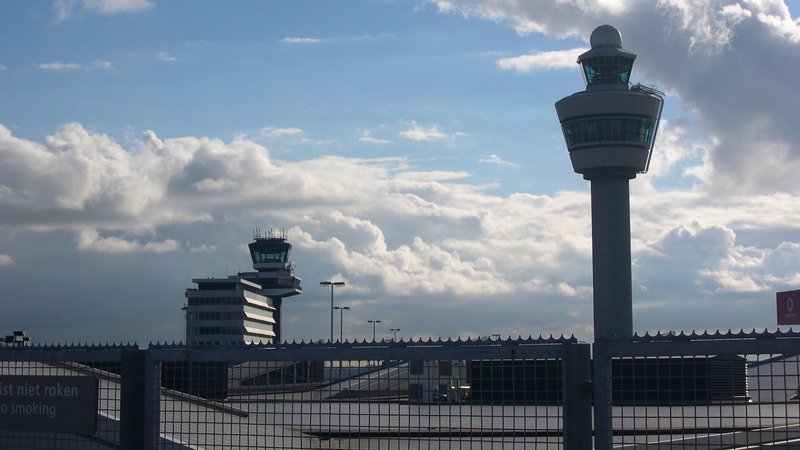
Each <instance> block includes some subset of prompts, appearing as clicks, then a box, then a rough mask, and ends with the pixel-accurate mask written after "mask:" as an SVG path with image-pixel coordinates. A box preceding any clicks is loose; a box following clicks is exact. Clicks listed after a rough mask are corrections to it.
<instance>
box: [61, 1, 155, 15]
mask: <svg viewBox="0 0 800 450" xmlns="http://www.w3.org/2000/svg"><path fill="white" fill-rule="evenodd" d="M152 7H153V2H152V1H150V0H56V1H55V2H54V3H53V9H54V10H55V12H56V18H57V19H58V20H66V19H68V18H69V17H70V16H72V15H73V14H75V13H77V12H86V13H91V14H100V15H104V16H111V15H115V14H123V13H136V12H141V11H145V10H148V9H150V8H152Z"/></svg>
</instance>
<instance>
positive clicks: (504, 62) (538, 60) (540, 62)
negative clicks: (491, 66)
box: [497, 48, 587, 73]
mask: <svg viewBox="0 0 800 450" xmlns="http://www.w3.org/2000/svg"><path fill="white" fill-rule="evenodd" d="M586 50H587V49H586V48H574V49H571V50H558V51H552V52H538V53H534V54H531V55H522V56H515V57H513V58H503V59H500V60H498V61H497V66H498V67H500V68H501V69H503V70H513V71H516V72H523V73H524V72H531V71H534V70H541V69H575V68H576V67H577V65H576V61H577V60H578V55H580V54H581V53H583V52H585V51H586Z"/></svg>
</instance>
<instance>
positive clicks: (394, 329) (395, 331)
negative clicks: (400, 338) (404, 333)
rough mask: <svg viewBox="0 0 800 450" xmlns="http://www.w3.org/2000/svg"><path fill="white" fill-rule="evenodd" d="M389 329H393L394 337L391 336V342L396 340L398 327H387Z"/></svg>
mask: <svg viewBox="0 0 800 450" xmlns="http://www.w3.org/2000/svg"><path fill="white" fill-rule="evenodd" d="M389 331H394V338H392V342H394V341H396V340H397V332H398V331H400V328H389Z"/></svg>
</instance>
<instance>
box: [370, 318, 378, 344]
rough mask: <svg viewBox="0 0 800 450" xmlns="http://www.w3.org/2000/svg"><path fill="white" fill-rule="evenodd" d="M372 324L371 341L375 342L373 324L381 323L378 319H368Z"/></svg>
mask: <svg viewBox="0 0 800 450" xmlns="http://www.w3.org/2000/svg"><path fill="white" fill-rule="evenodd" d="M367 322H369V323H371V324H372V342H375V325H377V324H379V323H381V321H380V320H368V321H367Z"/></svg>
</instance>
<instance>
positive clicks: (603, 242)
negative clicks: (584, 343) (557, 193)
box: [591, 175, 633, 336]
mask: <svg viewBox="0 0 800 450" xmlns="http://www.w3.org/2000/svg"><path fill="white" fill-rule="evenodd" d="M628 179H629V177H627V176H624V175H612V176H607V175H606V176H595V177H592V178H591V189H592V276H593V285H594V298H593V306H594V329H595V332H596V333H598V332H601V333H602V334H604V335H607V336H614V335H616V336H631V335H632V334H633V312H632V308H633V299H632V292H631V225H630V215H631V213H630V200H629V186H628V182H629V180H628Z"/></svg>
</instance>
